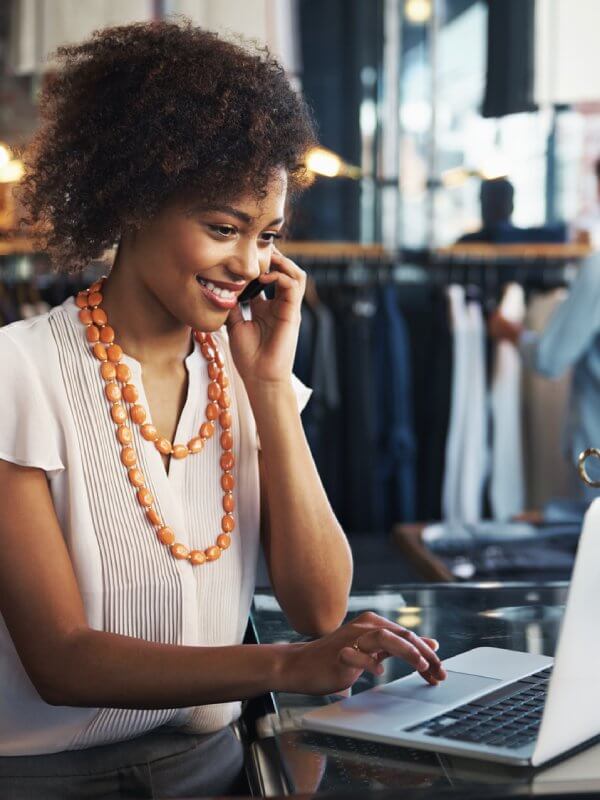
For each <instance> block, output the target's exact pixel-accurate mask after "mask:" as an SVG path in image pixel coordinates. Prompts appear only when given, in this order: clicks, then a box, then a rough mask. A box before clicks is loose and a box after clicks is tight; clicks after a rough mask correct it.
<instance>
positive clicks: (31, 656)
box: [0, 460, 444, 708]
mask: <svg viewBox="0 0 600 800" xmlns="http://www.w3.org/2000/svg"><path fill="white" fill-rule="evenodd" d="M0 509H1V510H2V513H1V515H0V613H1V614H2V616H3V618H4V620H5V622H6V625H7V628H8V630H9V632H10V635H11V637H12V640H13V642H14V645H15V647H16V650H17V653H18V654H19V657H20V659H21V662H22V663H23V666H24V668H25V670H26V671H27V674H28V675H29V677H30V679H31V681H32V683H33V685H34V686H35V688H36V690H37V691H38V693H39V694H40V696H41V697H42V699H43V700H44V701H45V702H47V703H49V704H51V705H65V706H89V707H118V708H180V707H186V706H195V705H205V704H208V703H221V702H226V701H230V700H241V699H245V698H249V697H253V696H256V695H259V694H263V693H265V692H267V691H288V692H303V693H307V694H325V693H328V692H334V691H338V690H340V689H343V688H347V687H348V686H350V685H351V684H352V683H354V681H355V680H356V679H357V678H358V676H359V675H360V674H361V672H363V671H364V670H365V669H368V670H370V671H371V672H374V673H378V672H379V671H380V669H381V668H380V665H379V663H378V662H379V661H380V660H381V659H382V658H384V657H387V656H388V655H395V656H399V657H401V658H403V659H404V660H406V661H408V662H409V663H410V664H412V665H413V666H414V667H415V669H418V670H419V671H420V672H421V673H422V674H423V676H424V678H425V679H426V680H428V681H429V682H431V683H435V682H437V681H438V680H441V679H443V677H444V673H443V669H442V667H441V665H440V661H439V659H438V657H437V656H436V655H435V653H434V652H433V650H432V642H431V640H427V639H420V638H419V637H416V636H415V635H414V634H412V633H410V632H408V631H405V630H404V629H402V628H400V627H399V626H397V625H394V624H393V623H391V622H389V621H387V620H384V619H383V618H382V617H378V616H377V615H374V614H373V615H371V614H366V615H361V617H358V618H357V619H356V620H354V621H353V622H351V623H348V624H347V625H344V626H342V627H341V628H339V629H338V630H337V631H335V632H334V633H332V634H330V635H328V636H325V637H323V638H322V639H319V640H317V641H315V642H310V643H302V644H277V645H237V646H230V647H191V646H183V645H171V644H160V643H155V642H148V641H146V640H144V639H137V638H133V637H129V636H122V635H119V634H114V633H106V632H104V631H97V630H94V629H92V628H90V627H89V626H88V624H87V621H86V618H85V611H84V607H83V602H82V599H81V594H80V592H79V587H78V585H77V580H76V578H75V574H74V571H73V567H72V564H71V560H70V557H69V554H68V551H67V548H66V545H65V542H64V539H63V536H62V533H61V530H60V526H59V523H58V519H57V517H56V513H55V510H54V505H53V502H52V497H51V495H50V490H49V487H48V482H47V479H46V475H45V473H44V472H43V471H42V470H39V469H32V468H26V467H20V466H16V465H14V464H12V463H9V462H6V461H2V460H0ZM358 637H360V642H361V650H364V651H365V652H359V651H357V650H355V649H353V648H352V647H351V645H352V643H353V642H354V641H355V640H356V639H357V638H358ZM372 656H374V658H373V657H372Z"/></svg>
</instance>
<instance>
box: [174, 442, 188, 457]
mask: <svg viewBox="0 0 600 800" xmlns="http://www.w3.org/2000/svg"><path fill="white" fill-rule="evenodd" d="M189 452H190V451H189V450H188V449H187V447H186V446H185V445H184V444H175V445H173V458H178V459H179V458H185V457H186V456H188V455H189Z"/></svg>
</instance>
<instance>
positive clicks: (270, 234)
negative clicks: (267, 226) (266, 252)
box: [262, 231, 281, 244]
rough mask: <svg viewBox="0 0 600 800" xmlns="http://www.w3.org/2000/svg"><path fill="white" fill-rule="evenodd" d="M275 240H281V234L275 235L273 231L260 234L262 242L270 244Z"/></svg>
mask: <svg viewBox="0 0 600 800" xmlns="http://www.w3.org/2000/svg"><path fill="white" fill-rule="evenodd" d="M265 237H266V238H265ZM275 239H281V234H280V233H276V232H275V231H266V232H265V233H263V234H262V241H263V242H268V243H269V244H272V243H273V242H274V241H275Z"/></svg>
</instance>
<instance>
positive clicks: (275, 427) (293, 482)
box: [227, 248, 352, 635]
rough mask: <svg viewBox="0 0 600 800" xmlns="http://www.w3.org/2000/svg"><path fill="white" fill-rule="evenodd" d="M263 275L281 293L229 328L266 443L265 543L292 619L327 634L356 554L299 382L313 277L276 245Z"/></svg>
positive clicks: (234, 314) (336, 621)
mask: <svg viewBox="0 0 600 800" xmlns="http://www.w3.org/2000/svg"><path fill="white" fill-rule="evenodd" d="M260 280H261V282H262V283H263V284H264V285H265V286H266V285H268V284H269V283H275V297H274V298H273V299H272V300H266V299H265V298H264V297H261V296H259V297H257V298H255V299H254V300H252V302H251V309H252V319H251V320H244V318H243V316H242V313H241V310H240V308H239V306H236V307H235V308H234V309H233V310H232V311H231V313H230V315H229V318H228V320H227V326H228V329H229V341H230V346H231V352H232V355H233V358H234V361H235V364H236V367H237V370H238V372H239V373H240V375H241V377H242V379H243V381H244V384H245V386H246V391H247V393H248V398H249V400H250V404H251V406H252V411H253V414H254V418H255V420H256V426H257V430H258V435H259V438H260V443H261V452H260V458H259V462H260V482H261V506H262V513H261V534H262V540H263V547H264V551H265V556H266V559H267V564H268V568H269V574H270V578H271V583H272V586H273V589H274V591H275V594H276V596H277V599H278V600H279V602H280V604H281V606H282V608H283V610H284V612H285V613H286V615H287V617H288V619H289V621H290V623H291V624H292V625H293V627H294V628H295V629H296V630H297V631H299V632H300V633H305V634H312V635H322V634H324V633H327V632H330V631H332V630H334V629H335V628H337V627H338V626H339V625H340V624H341V622H342V621H343V619H344V616H345V614H346V609H347V602H348V594H349V591H350V584H351V581H352V555H351V552H350V547H349V545H348V541H347V540H346V537H345V535H344V533H343V531H342V529H341V527H340V525H339V523H338V521H337V519H336V518H335V515H334V513H333V511H332V509H331V506H330V504H329V501H328V499H327V496H326V494H325V490H324V489H323V485H322V483H321V480H320V478H319V475H318V473H317V469H316V467H315V463H314V460H313V458H312V454H311V452H310V449H309V447H308V443H307V441H306V437H305V435H304V430H303V428H302V422H301V420H300V414H299V412H298V405H297V402H296V396H295V393H294V389H293V386H292V378H291V376H292V366H293V362H294V354H295V352H296V345H297V342H298V331H299V327H300V307H301V303H302V297H303V294H304V288H305V284H306V276H305V273H304V272H303V271H302V270H301V269H300V268H299V267H298V266H297V265H296V264H294V262H293V261H291V260H290V259H289V258H286V257H285V256H283V255H282V254H281V253H280V252H279V251H278V250H276V249H275V248H274V249H273V254H272V260H271V271H270V272H268V273H265V274H263V275H261V277H260Z"/></svg>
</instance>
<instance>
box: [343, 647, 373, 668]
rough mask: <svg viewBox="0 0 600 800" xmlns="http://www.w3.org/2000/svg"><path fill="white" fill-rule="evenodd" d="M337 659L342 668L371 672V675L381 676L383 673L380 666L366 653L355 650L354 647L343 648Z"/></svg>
mask: <svg viewBox="0 0 600 800" xmlns="http://www.w3.org/2000/svg"><path fill="white" fill-rule="evenodd" d="M339 659H340V661H341V663H342V664H344V666H346V667H352V669H360V670H363V671H366V672H371V673H372V674H373V675H381V674H382V673H383V667H382V666H381V664H379V663H378V662H377V661H375V659H374V658H371V656H370V655H368V654H367V653H363V652H362V651H361V650H356V648H354V647H343V648H342V649H341V650H340V653H339Z"/></svg>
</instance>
